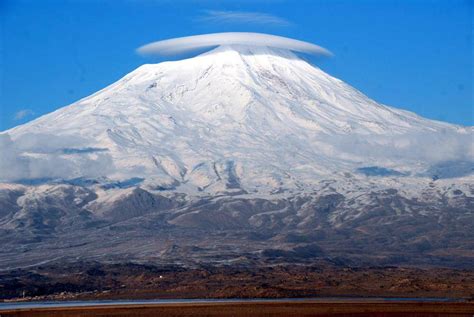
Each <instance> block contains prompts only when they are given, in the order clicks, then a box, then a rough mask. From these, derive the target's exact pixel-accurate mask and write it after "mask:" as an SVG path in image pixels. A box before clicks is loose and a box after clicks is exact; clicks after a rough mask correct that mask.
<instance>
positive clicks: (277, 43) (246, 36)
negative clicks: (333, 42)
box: [137, 32, 332, 56]
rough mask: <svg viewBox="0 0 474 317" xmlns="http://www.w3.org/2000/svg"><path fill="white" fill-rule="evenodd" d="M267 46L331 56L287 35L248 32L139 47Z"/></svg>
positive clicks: (157, 50)
mask: <svg viewBox="0 0 474 317" xmlns="http://www.w3.org/2000/svg"><path fill="white" fill-rule="evenodd" d="M234 44H235V45H250V46H267V47H273V48H278V49H286V50H291V51H295V52H302V53H308V54H313V55H326V56H331V55H332V53H331V52H329V51H328V50H327V49H325V48H323V47H321V46H318V45H315V44H312V43H308V42H303V41H299V40H294V39H290V38H287V37H282V36H276V35H269V34H262V33H248V32H227V33H212V34H203V35H194V36H186V37H179V38H174V39H169V40H164V41H158V42H153V43H149V44H146V45H144V46H141V47H139V48H138V49H137V52H138V53H139V54H143V55H173V54H179V53H186V52H192V51H195V50H198V49H203V48H211V47H213V46H219V45H234Z"/></svg>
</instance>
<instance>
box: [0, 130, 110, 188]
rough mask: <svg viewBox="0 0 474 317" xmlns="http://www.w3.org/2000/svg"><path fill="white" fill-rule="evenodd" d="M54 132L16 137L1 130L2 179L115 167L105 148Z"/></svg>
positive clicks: (101, 172) (104, 171)
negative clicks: (54, 133) (72, 145)
mask: <svg viewBox="0 0 474 317" xmlns="http://www.w3.org/2000/svg"><path fill="white" fill-rule="evenodd" d="M74 143H75V145H77V146H79V147H76V148H70V144H71V138H70V137H67V136H57V135H51V134H48V135H46V134H25V135H23V136H21V137H20V138H19V139H17V140H15V141H13V140H12V139H11V137H10V135H9V134H8V133H0V181H20V180H28V179H58V178H59V179H72V178H76V177H101V176H106V175H109V174H110V173H112V172H114V171H115V167H114V164H113V161H112V157H111V156H110V154H109V153H107V151H105V150H104V149H97V148H91V147H87V145H86V143H85V141H83V140H81V139H78V138H77V137H76V138H75V142H74Z"/></svg>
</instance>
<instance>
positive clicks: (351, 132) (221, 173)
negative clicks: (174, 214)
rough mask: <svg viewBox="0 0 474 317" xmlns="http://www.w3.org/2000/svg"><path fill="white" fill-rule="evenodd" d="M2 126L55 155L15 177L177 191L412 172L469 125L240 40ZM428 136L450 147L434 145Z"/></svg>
mask: <svg viewBox="0 0 474 317" xmlns="http://www.w3.org/2000/svg"><path fill="white" fill-rule="evenodd" d="M7 133H8V134H9V135H10V137H11V139H12V141H13V142H14V143H15V144H17V147H19V148H20V149H19V152H21V153H22V154H24V155H23V156H29V157H34V160H35V161H36V162H38V161H39V160H41V159H43V160H48V161H57V162H55V163H56V164H55V165H56V166H55V167H54V168H53V167H51V166H47V167H45V168H42V166H39V167H36V168H35V166H33V167H32V166H31V165H32V164H29V166H28V168H27V169H29V170H28V171H25V173H23V174H24V175H21V177H20V178H41V177H51V176H52V177H53V178H54V177H59V178H77V177H99V176H101V177H107V178H111V179H117V180H124V179H129V178H132V177H138V178H143V179H144V181H145V182H146V183H149V184H152V185H153V186H157V187H163V188H176V187H179V186H181V187H182V189H181V190H183V191H189V190H194V189H196V188H198V189H209V190H211V191H212V189H216V190H222V189H225V188H228V189H232V188H238V187H241V188H243V189H246V190H254V189H257V188H259V190H263V189H265V190H267V191H268V190H273V189H275V188H279V187H283V188H296V187H299V186H303V185H310V184H311V183H312V182H313V180H314V179H321V178H324V177H327V176H328V175H333V174H334V173H339V174H341V172H354V171H356V170H357V169H358V168H364V167H372V166H376V167H379V168H382V171H389V174H390V171H392V170H393V171H395V172H398V173H401V174H410V175H412V176H413V175H417V174H423V173H424V172H425V171H427V170H429V168H430V166H431V165H430V164H435V163H437V162H438V161H447V160H459V159H465V157H468V155H469V154H470V153H469V151H471V152H472V147H471V148H469V147H468V146H466V145H467V144H468V142H467V141H468V140H469V138H471V137H472V135H473V133H472V129H471V128H464V127H459V126H454V125H450V124H446V123H441V122H435V121H430V120H426V119H423V118H421V117H419V116H417V115H415V114H413V113H409V112H406V111H402V110H397V109H394V108H390V107H386V106H383V105H380V104H378V103H376V102H375V101H373V100H371V99H369V98H368V97H366V96H364V95H363V94H362V93H360V92H358V91H357V90H355V89H354V88H352V87H350V86H348V85H347V84H345V83H343V82H342V81H340V80H338V79H335V78H333V77H331V76H329V75H327V74H325V73H324V72H323V71H321V70H320V69H318V68H316V67H314V66H312V65H310V64H308V63H307V62H306V61H304V60H302V59H300V58H299V57H297V56H296V55H295V54H293V53H291V52H289V51H283V50H276V49H270V48H264V47H245V46H223V47H219V48H217V49H215V50H213V51H211V52H208V53H205V54H203V55H200V56H197V57H195V58H191V59H187V60H182V61H176V62H165V63H160V64H156V65H144V66H141V67H139V68H138V69H137V70H135V71H133V72H132V73H130V74H128V75H127V76H125V77H124V78H122V79H121V80H119V81H118V82H116V83H115V84H113V85H111V86H109V87H107V88H105V89H103V90H101V91H99V92H98V93H96V94H94V95H92V96H90V97H87V98H84V99H82V100H80V101H78V102H76V103H74V104H72V105H71V106H68V107H65V108H62V109H59V110H58V111H55V112H53V113H51V114H49V115H46V116H43V117H41V118H39V119H37V120H35V121H33V122H30V123H28V124H26V125H23V126H19V127H16V128H14V129H11V130H9V131H7ZM440 135H443V138H444V139H440V138H439V136H440ZM433 139H437V141H440V142H441V143H440V144H439V145H441V146H444V145H449V146H450V148H449V149H448V150H449V153H448V151H445V152H443V153H442V155H440V157H436V155H433V152H435V151H433V149H432V145H431V144H429V143H430V142H432V140H433ZM427 143H428V146H427V145H426V144H427ZM430 147H431V148H430ZM438 155H439V154H438ZM433 156H434V157H433ZM33 165H34V164H33ZM43 169H44V171H43ZM52 169H53V171H52ZM363 171H364V170H362V172H363ZM401 174H400V175H401Z"/></svg>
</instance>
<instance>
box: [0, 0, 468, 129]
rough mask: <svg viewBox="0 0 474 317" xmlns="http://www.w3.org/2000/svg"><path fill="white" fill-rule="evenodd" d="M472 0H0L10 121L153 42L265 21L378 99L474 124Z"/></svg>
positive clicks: (0, 125) (84, 90) (80, 93)
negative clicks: (320, 53)
mask: <svg viewBox="0 0 474 317" xmlns="http://www.w3.org/2000/svg"><path fill="white" fill-rule="evenodd" d="M472 15H473V2H472V1H417V0H411V1H388V0H387V1H380V0H379V1H375V0H371V1H368V0H366V1H364V0H361V1H349V0H346V1H344V0H338V1H328V0H326V1H316V0H315V1H258V0H256V1H250V0H246V1H205V0H202V1H191V0H189V1H179V0H174V1H159V0H155V1H152V0H135V1H133V0H122V1H121V0H113V1H112V0H109V1H107V0H100V1H99V0H97V1H91V0H81V1H80V0H75V1H66V0H62V1H60V0H56V1H51V0H49V1H48V0H42V1H35V0H30V1H21V0H15V1H10V0H2V1H0V28H1V29H0V81H1V86H0V88H1V90H0V130H5V129H8V128H11V127H13V126H16V125H18V124H21V123H24V122H27V121H29V120H32V119H34V118H36V117H38V116H40V115H43V114H46V113H48V112H51V111H53V110H55V109H57V108H59V107H62V106H65V105H68V104H70V103H72V102H74V101H76V100H78V99H80V98H82V97H85V96H87V95H89V94H91V93H94V92H96V91H97V90H99V89H102V88H104V87H105V86H107V85H109V84H111V83H113V82H114V81H116V80H118V79H119V78H121V77H122V76H123V75H125V74H127V73H128V72H130V71H132V70H133V69H135V68H136V67H138V66H140V65H141V64H144V63H151V62H159V61H160V59H157V58H154V59H152V58H146V57H142V56H139V55H137V54H136V53H135V49H136V48H137V47H139V46H141V45H143V44H146V43H149V42H153V41H157V40H162V39H167V38H173V37H180V36H188V35H195V34H204V33H213V32H231V31H241V32H263V33H269V34H275V35H281V36H287V37H291V38H296V39H300V40H304V41H308V42H312V43H315V44H318V45H321V46H323V47H326V48H328V49H329V50H330V51H331V52H333V53H334V55H335V56H334V57H332V58H326V59H322V58H314V59H313V61H312V62H313V63H315V64H316V65H318V66H319V67H321V68H322V69H323V70H324V71H326V72H328V73H329V74H331V75H333V76H335V77H338V78H340V79H342V80H344V81H345V82H347V83H349V84H351V85H353V86H354V87H356V88H357V89H359V90H361V91H362V92H363V93H365V94H366V95H368V96H370V97H371V98H373V99H375V100H377V101H378V102H381V103H384V104H388V105H391V106H395V107H398V108H403V109H407V110H410V111H414V112H416V113H418V114H420V115H422V116H425V117H428V118H432V119H437V120H443V121H448V122H452V123H457V124H463V125H474V115H473V111H474V110H473V107H474V105H473V90H474V88H473V82H472V68H473V67H472V66H473V65H472V64H473V53H472Z"/></svg>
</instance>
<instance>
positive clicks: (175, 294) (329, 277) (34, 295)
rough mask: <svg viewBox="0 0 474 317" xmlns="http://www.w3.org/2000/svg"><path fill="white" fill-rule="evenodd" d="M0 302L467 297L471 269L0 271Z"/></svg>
mask: <svg viewBox="0 0 474 317" xmlns="http://www.w3.org/2000/svg"><path fill="white" fill-rule="evenodd" d="M0 296H1V298H2V299H3V300H73V299H80V300H84V299H96V300H97V299H98V300H100V299H156V298H297V297H299V298H311V297H313V298H314V297H359V298H360V297H367V298H370V297H410V298H451V299H465V300H469V299H472V298H474V270H470V269H448V268H424V269H421V268H411V267H358V268H354V267H353V268H351V267H340V266H337V265H331V264H328V263H325V262H320V263H315V264H313V265H290V264H278V265H277V264H275V265H270V264H266V265H260V266H253V267H247V266H220V267H215V266H209V267H204V266H203V267H195V268H185V267H180V266H153V265H144V264H133V263H123V264H103V263H90V262H88V263H75V264H66V263H62V264H55V265H48V266H39V267H35V268H29V269H17V270H13V271H10V272H1V273H0Z"/></svg>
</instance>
